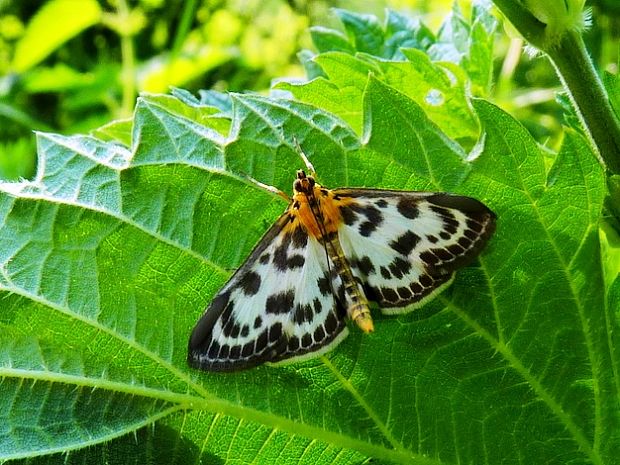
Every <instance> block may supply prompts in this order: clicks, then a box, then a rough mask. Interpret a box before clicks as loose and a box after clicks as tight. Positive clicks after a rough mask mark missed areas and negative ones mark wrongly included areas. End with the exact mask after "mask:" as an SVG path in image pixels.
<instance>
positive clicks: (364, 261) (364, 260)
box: [351, 255, 375, 276]
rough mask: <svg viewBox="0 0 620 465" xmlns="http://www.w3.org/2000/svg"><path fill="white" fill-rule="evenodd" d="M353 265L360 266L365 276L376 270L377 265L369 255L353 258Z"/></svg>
mask: <svg viewBox="0 0 620 465" xmlns="http://www.w3.org/2000/svg"><path fill="white" fill-rule="evenodd" d="M351 265H352V266H354V267H356V268H358V269H359V270H360V271H361V272H362V274H364V275H365V276H368V275H370V274H373V273H374V272H375V265H373V263H372V261H370V257H368V256H367V255H365V256H363V257H360V258H358V259H356V260H351Z"/></svg>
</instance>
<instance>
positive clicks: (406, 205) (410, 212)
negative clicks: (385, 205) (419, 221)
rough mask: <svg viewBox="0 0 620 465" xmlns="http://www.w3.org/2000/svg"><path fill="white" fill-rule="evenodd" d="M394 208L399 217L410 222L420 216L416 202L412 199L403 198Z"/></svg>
mask: <svg viewBox="0 0 620 465" xmlns="http://www.w3.org/2000/svg"><path fill="white" fill-rule="evenodd" d="M396 208H397V209H398V212H399V213H400V214H401V215H403V216H404V217H405V218H409V219H411V220H414V219H416V218H417V217H418V216H419V215H420V210H419V209H418V201H417V200H414V199H413V198H412V197H408V196H403V197H401V198H400V199H398V204H397V205H396Z"/></svg>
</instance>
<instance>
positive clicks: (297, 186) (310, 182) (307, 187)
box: [293, 170, 316, 194]
mask: <svg viewBox="0 0 620 465" xmlns="http://www.w3.org/2000/svg"><path fill="white" fill-rule="evenodd" d="M315 184H316V181H315V180H314V178H313V177H312V176H307V175H306V172H305V171H304V170H299V171H297V179H295V182H294V183H293V190H294V191H295V192H298V193H300V194H310V193H311V192H312V189H313V188H314V185H315Z"/></svg>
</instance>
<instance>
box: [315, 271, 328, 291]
mask: <svg viewBox="0 0 620 465" xmlns="http://www.w3.org/2000/svg"><path fill="white" fill-rule="evenodd" d="M317 284H318V285H319V291H321V295H324V296H326V295H329V294H331V293H332V285H331V279H330V276H329V272H328V271H326V272H325V273H323V276H321V277H320V278H319V280H318V282H317Z"/></svg>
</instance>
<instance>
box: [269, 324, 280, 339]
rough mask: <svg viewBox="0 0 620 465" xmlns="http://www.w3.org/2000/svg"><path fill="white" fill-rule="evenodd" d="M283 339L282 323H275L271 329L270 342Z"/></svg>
mask: <svg viewBox="0 0 620 465" xmlns="http://www.w3.org/2000/svg"><path fill="white" fill-rule="evenodd" d="M281 337H282V323H274V324H273V325H271V327H270V328H269V342H276V341H277V340H278V339H280V338H281Z"/></svg>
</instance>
